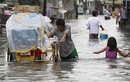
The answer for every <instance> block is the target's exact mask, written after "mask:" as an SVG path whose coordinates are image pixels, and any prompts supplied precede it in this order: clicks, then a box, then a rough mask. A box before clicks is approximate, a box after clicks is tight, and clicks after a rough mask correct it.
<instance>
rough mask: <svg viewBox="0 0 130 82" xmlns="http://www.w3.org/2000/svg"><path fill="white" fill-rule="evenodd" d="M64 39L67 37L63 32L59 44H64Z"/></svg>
mask: <svg viewBox="0 0 130 82" xmlns="http://www.w3.org/2000/svg"><path fill="white" fill-rule="evenodd" d="M66 37H67V33H66V32H64V34H63V36H62V38H61V39H60V42H61V43H62V42H64V41H65V40H66Z"/></svg>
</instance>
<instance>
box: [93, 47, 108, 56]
mask: <svg viewBox="0 0 130 82" xmlns="http://www.w3.org/2000/svg"><path fill="white" fill-rule="evenodd" d="M106 48H107V47H105V48H103V49H102V50H100V51H96V52H93V53H94V54H99V53H102V52H104V51H105V50H106Z"/></svg>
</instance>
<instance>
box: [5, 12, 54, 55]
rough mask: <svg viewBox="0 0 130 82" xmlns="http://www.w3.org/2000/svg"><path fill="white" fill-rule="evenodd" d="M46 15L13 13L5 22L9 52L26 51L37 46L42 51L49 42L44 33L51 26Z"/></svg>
mask: <svg viewBox="0 0 130 82" xmlns="http://www.w3.org/2000/svg"><path fill="white" fill-rule="evenodd" d="M49 22H50V20H49V18H48V17H44V16H42V15H41V14H37V13H18V14H13V15H12V16H11V17H10V18H9V19H8V21H7V23H6V31H7V39H8V44H9V48H10V51H11V52H23V53H24V52H28V51H30V50H31V49H34V48H39V49H41V50H42V51H44V50H45V49H46V47H48V46H49V45H50V43H51V41H50V40H49V39H48V37H47V36H46V35H45V34H44V33H48V32H49V31H50V30H51V29H52V28H53V26H52V25H51V24H50V23H49Z"/></svg>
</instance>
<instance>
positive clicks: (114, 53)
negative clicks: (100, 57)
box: [106, 47, 117, 59]
mask: <svg viewBox="0 0 130 82" xmlns="http://www.w3.org/2000/svg"><path fill="white" fill-rule="evenodd" d="M106 58H110V59H115V58H117V51H116V50H114V51H109V48H108V47H107V48H106Z"/></svg>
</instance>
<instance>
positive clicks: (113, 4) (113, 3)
mask: <svg viewBox="0 0 130 82" xmlns="http://www.w3.org/2000/svg"><path fill="white" fill-rule="evenodd" d="M114 10H115V0H113V1H112V11H114Z"/></svg>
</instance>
